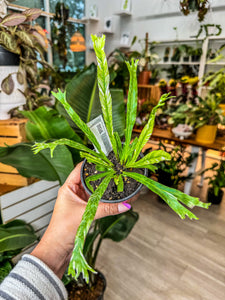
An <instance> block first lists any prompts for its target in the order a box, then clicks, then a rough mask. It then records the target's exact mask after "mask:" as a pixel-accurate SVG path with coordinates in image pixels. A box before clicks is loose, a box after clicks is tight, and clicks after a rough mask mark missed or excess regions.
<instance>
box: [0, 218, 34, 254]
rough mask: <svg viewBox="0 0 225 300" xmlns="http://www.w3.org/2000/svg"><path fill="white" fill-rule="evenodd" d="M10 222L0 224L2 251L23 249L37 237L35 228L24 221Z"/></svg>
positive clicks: (0, 246) (0, 245) (0, 248)
mask: <svg viewBox="0 0 225 300" xmlns="http://www.w3.org/2000/svg"><path fill="white" fill-rule="evenodd" d="M10 223H11V224H10ZM10 223H8V224H7V226H5V225H1V226H0V252H6V251H12V250H17V249H23V248H25V247H26V246H28V245H30V244H31V243H33V242H34V241H35V240H36V239H37V236H36V235H35V234H34V230H33V228H32V227H31V226H30V225H27V224H26V223H25V222H24V221H19V222H17V221H12V222H10Z"/></svg>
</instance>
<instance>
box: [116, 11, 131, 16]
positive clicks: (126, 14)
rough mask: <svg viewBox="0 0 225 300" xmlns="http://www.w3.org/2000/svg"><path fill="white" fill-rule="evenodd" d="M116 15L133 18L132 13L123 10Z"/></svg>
mask: <svg viewBox="0 0 225 300" xmlns="http://www.w3.org/2000/svg"><path fill="white" fill-rule="evenodd" d="M114 15H117V16H121V17H128V16H129V17H130V16H132V13H131V12H130V11H125V10H121V11H117V12H115V13H114Z"/></svg>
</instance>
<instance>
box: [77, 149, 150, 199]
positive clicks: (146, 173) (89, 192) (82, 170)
mask: <svg viewBox="0 0 225 300" xmlns="http://www.w3.org/2000/svg"><path fill="white" fill-rule="evenodd" d="M140 155H141V157H143V156H144V155H143V154H142V153H141V154H140ZM85 162H86V159H85V160H84V161H83V164H82V167H81V171H80V177H81V182H82V185H83V187H84V189H85V191H86V192H87V193H88V194H89V195H91V194H92V192H91V191H90V190H89V188H88V187H87V185H86V183H85V179H84V176H83V173H84V165H85ZM144 175H145V176H147V175H148V169H144ZM142 186H143V184H141V183H140V185H139V186H138V188H137V189H136V191H134V192H133V193H132V194H130V195H129V196H127V197H125V198H122V199H116V200H108V199H101V200H100V201H101V202H105V203H119V202H124V201H127V200H129V199H130V198H132V197H134V196H135V195H136V194H137V193H138V192H139V191H140V189H141V188H142Z"/></svg>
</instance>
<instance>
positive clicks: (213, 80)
mask: <svg viewBox="0 0 225 300" xmlns="http://www.w3.org/2000/svg"><path fill="white" fill-rule="evenodd" d="M202 84H203V85H208V86H209V87H210V91H209V94H216V96H217V98H218V99H220V105H219V106H220V108H221V109H222V110H223V115H224V116H225V89H224V86H225V68H221V69H220V70H218V71H217V72H213V73H212V74H207V75H206V76H205V78H204V80H203V83H202Z"/></svg>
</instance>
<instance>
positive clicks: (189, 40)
mask: <svg viewBox="0 0 225 300" xmlns="http://www.w3.org/2000/svg"><path fill="white" fill-rule="evenodd" d="M202 41H203V38H201V39H195V38H189V39H184V40H161V41H155V42H157V43H158V44H156V45H155V47H158V46H160V44H174V43H177V44H180V43H185V42H202ZM149 42H150V43H151V42H153V41H149ZM162 46H163V45H162Z"/></svg>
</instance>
